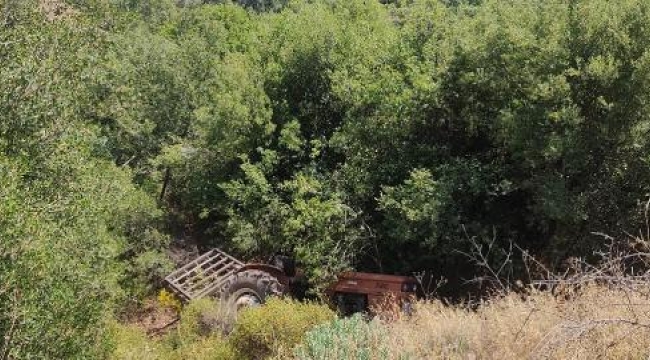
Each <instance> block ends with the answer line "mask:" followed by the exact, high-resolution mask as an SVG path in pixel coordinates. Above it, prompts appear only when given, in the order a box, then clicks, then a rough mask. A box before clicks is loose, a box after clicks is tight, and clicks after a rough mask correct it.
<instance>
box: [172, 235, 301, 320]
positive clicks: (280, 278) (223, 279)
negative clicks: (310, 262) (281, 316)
mask: <svg viewBox="0 0 650 360" xmlns="http://www.w3.org/2000/svg"><path fill="white" fill-rule="evenodd" d="M273 264H274V265H267V264H244V263H243V262H241V261H239V260H237V259H236V258H234V257H232V256H230V255H228V254H227V253H225V252H224V251H222V250H220V249H216V248H215V249H212V250H210V251H208V252H206V253H205V254H203V255H201V256H199V257H197V258H196V259H194V260H192V261H191V262H189V263H187V264H186V265H184V266H182V267H180V268H179V269H177V270H175V271H174V272H172V273H171V274H169V275H168V276H166V277H165V281H166V283H167V285H168V287H169V288H170V289H171V290H172V291H173V292H174V293H175V294H176V295H177V296H178V297H180V298H181V299H182V300H183V301H185V302H188V301H190V300H194V299H200V298H202V297H206V296H210V297H214V298H219V299H221V300H222V302H223V304H226V305H228V306H229V307H230V308H231V309H233V310H235V311H236V310H239V309H241V308H243V307H247V306H259V305H261V304H263V303H264V302H265V301H266V299H267V298H268V297H269V296H282V295H283V294H284V293H285V291H287V290H288V289H290V283H291V278H290V277H289V276H287V275H286V272H290V273H295V269H294V268H293V263H291V262H290V261H289V260H287V259H280V260H276V261H274V263H273Z"/></svg>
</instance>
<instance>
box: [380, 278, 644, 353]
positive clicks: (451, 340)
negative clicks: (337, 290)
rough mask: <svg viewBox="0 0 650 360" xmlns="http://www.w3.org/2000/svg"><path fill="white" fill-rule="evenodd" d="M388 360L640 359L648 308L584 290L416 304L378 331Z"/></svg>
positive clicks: (628, 298)
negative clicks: (470, 305) (568, 295)
mask: <svg viewBox="0 0 650 360" xmlns="http://www.w3.org/2000/svg"><path fill="white" fill-rule="evenodd" d="M385 326H386V328H387V329H388V337H387V339H388V341H389V342H390V343H391V345H390V346H389V349H391V350H390V352H391V354H390V356H389V358H392V359H400V358H404V357H405V356H406V357H407V358H415V359H646V358H648V355H649V354H650V302H649V301H648V299H647V298H645V297H642V296H638V295H635V294H634V293H628V292H624V291H621V290H612V289H608V288H604V287H597V286H591V287H588V288H587V289H584V290H583V293H582V295H581V296H579V297H577V298H574V299H571V300H570V301H563V300H559V299H557V298H555V297H554V296H552V295H550V294H549V293H544V292H536V293H534V294H531V295H529V296H528V297H527V298H525V299H522V298H521V297H520V296H518V295H509V296H505V297H501V298H499V299H494V300H492V301H489V302H485V303H483V304H481V305H480V306H479V307H478V309H476V310H469V309H466V308H462V307H448V306H444V305H443V304H441V303H439V302H429V303H421V304H419V306H418V307H417V313H416V314H415V315H414V316H413V317H412V318H403V319H400V320H398V321H395V322H392V323H387V324H385Z"/></svg>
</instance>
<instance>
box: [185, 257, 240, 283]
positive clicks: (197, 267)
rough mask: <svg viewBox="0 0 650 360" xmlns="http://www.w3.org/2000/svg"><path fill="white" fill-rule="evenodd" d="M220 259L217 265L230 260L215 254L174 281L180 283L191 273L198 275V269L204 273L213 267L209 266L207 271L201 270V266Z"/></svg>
mask: <svg viewBox="0 0 650 360" xmlns="http://www.w3.org/2000/svg"><path fill="white" fill-rule="evenodd" d="M220 258H221V259H222V260H220V261H219V262H218V263H219V264H221V263H223V262H225V261H226V260H230V259H228V258H227V257H223V256H221V254H217V255H216V256H212V257H210V258H209V259H207V260H205V261H203V262H202V263H200V264H198V265H196V266H195V267H194V268H192V269H191V270H188V271H187V272H186V273H185V274H183V275H181V276H179V277H178V278H176V279H175V280H176V281H178V282H180V281H181V280H182V279H184V278H186V277H188V276H189V275H190V274H192V273H195V274H196V273H198V270H199V269H200V270H201V271H204V272H205V271H208V269H211V268H213V267H214V266H215V265H214V264H212V265H210V266H209V267H208V268H207V269H203V265H205V264H208V263H210V262H211V261H213V260H216V259H220Z"/></svg>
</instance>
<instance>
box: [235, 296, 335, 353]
mask: <svg viewBox="0 0 650 360" xmlns="http://www.w3.org/2000/svg"><path fill="white" fill-rule="evenodd" d="M333 318H334V312H333V311H332V310H330V309H329V308H328V307H326V306H324V305H319V304H314V303H300V302H297V301H294V300H281V299H270V300H269V301H267V302H266V304H265V305H264V306H261V307H257V308H252V309H247V310H245V311H243V312H242V313H241V314H239V318H238V319H237V324H236V325H235V329H234V330H233V332H232V333H231V335H230V338H229V340H230V343H231V344H232V345H233V347H234V348H235V349H237V351H238V352H239V353H240V354H241V356H242V358H245V359H264V358H267V357H272V356H278V355H279V354H281V353H284V352H286V351H288V350H290V349H292V348H293V347H294V346H296V345H297V344H299V343H300V342H301V341H302V340H303V337H304V335H305V333H306V332H307V331H309V330H310V329H312V328H313V327H314V326H316V325H319V324H322V323H325V322H328V321H330V320H332V319H333Z"/></svg>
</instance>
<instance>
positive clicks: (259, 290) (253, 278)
mask: <svg viewBox="0 0 650 360" xmlns="http://www.w3.org/2000/svg"><path fill="white" fill-rule="evenodd" d="M165 281H166V282H167V284H168V286H169V288H170V289H171V290H172V291H173V292H174V293H175V294H176V295H177V296H178V297H179V298H181V299H182V300H183V301H190V300H194V299H199V298H203V297H208V296H209V297H216V298H219V299H221V300H224V301H226V302H227V304H229V305H230V306H231V307H233V309H234V310H238V309H240V308H242V307H247V306H258V305H261V304H263V303H264V302H265V301H266V299H267V298H268V297H269V296H286V295H288V296H292V297H295V298H300V297H302V295H304V290H305V279H304V277H303V276H301V275H299V274H297V272H296V268H295V264H294V262H293V261H292V259H290V258H288V257H284V256H276V257H274V258H273V259H272V261H271V262H270V263H269V264H259V263H251V264H245V263H243V262H242V261H240V260H238V259H236V258H234V257H233V256H231V255H229V254H227V253H225V252H224V251H221V250H220V249H216V248H215V249H212V250H210V251H208V252H206V253H204V254H203V255H201V256H199V257H197V258H196V259H194V260H192V261H190V262H189V263H187V264H186V265H184V266H182V267H180V268H178V269H177V270H175V271H174V272H172V273H171V274H169V275H168V276H167V277H165ZM416 291H417V282H416V280H415V279H414V278H412V277H407V276H394V275H384V274H371V273H357V272H347V273H343V274H340V275H339V276H338V281H337V282H335V283H334V284H332V285H331V286H330V287H329V288H328V289H327V290H326V295H327V296H328V297H329V299H330V303H331V304H332V305H333V306H335V307H336V308H337V309H338V310H339V311H340V312H341V313H343V314H345V315H347V314H351V313H354V312H372V310H373V309H375V308H378V307H383V306H386V305H387V302H388V305H391V304H392V305H393V306H399V307H401V308H402V309H404V310H405V311H407V312H408V311H410V302H411V301H412V299H413V298H414V297H415V293H416Z"/></svg>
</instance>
